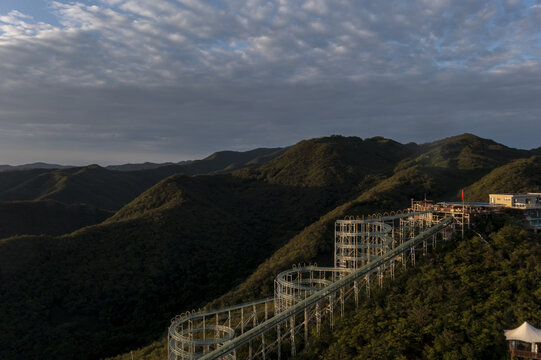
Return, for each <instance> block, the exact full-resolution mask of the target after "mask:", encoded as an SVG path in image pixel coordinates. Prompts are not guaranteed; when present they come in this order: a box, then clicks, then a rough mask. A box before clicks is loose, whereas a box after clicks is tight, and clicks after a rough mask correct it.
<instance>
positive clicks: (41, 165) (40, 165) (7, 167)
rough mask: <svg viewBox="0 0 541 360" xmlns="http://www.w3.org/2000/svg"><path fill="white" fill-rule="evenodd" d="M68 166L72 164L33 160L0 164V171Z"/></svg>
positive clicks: (62, 167) (65, 167)
mask: <svg viewBox="0 0 541 360" xmlns="http://www.w3.org/2000/svg"><path fill="white" fill-rule="evenodd" d="M70 167H73V166H70V165H58V164H47V163H43V162H35V163H31V164H24V165H0V171H12V170H30V169H67V168H70Z"/></svg>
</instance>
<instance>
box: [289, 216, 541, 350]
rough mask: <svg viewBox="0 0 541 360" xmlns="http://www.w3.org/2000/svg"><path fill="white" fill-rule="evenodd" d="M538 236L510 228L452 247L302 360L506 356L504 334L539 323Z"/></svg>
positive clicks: (364, 307) (380, 292)
mask: <svg viewBox="0 0 541 360" xmlns="http://www.w3.org/2000/svg"><path fill="white" fill-rule="evenodd" d="M539 240H540V238H539V236H537V237H535V236H534V235H533V234H531V233H528V232H527V231H525V230H523V229H521V228H519V227H518V226H515V225H508V226H505V227H504V228H502V229H500V230H499V231H497V232H495V233H493V234H491V235H490V239H489V241H488V243H486V242H484V241H483V240H481V239H480V238H479V237H477V236H473V237H471V238H469V239H466V240H464V241H459V240H458V239H457V240H455V242H453V243H450V244H448V245H447V247H446V248H445V249H443V250H439V251H437V252H436V253H433V254H431V255H430V257H429V259H425V261H422V263H421V264H420V265H419V264H418V265H417V266H416V267H415V268H409V270H408V271H406V272H402V273H401V274H400V275H399V276H397V277H396V279H395V280H394V281H392V282H390V283H388V284H386V286H385V287H384V288H383V289H377V290H376V291H374V292H373V295H372V296H371V298H369V299H364V301H362V302H361V305H360V307H359V309H358V310H357V311H355V310H354V309H350V310H349V311H348V312H346V314H345V315H344V317H343V318H342V319H340V320H339V321H338V322H337V324H336V326H335V328H334V330H333V331H328V330H326V331H324V332H323V333H322V336H321V337H320V338H319V339H314V342H313V344H314V345H313V346H311V347H310V348H309V349H308V351H307V352H305V353H304V354H303V355H301V356H300V357H299V358H300V359H314V358H318V359H322V360H327V359H329V360H330V359H344V360H347V359H420V358H422V359H506V358H508V350H507V344H506V342H505V337H504V336H503V330H504V329H511V328H514V327H516V326H518V325H520V324H522V322H524V321H529V322H531V323H533V324H541V313H540V312H539V309H541V302H540V299H541V263H540V262H539V257H541V243H540V242H539Z"/></svg>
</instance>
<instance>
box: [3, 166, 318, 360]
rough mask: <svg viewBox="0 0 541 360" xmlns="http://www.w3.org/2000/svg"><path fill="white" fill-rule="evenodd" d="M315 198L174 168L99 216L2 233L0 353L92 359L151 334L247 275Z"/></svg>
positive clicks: (309, 217) (311, 209) (296, 225)
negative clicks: (36, 232)
mask: <svg viewBox="0 0 541 360" xmlns="http://www.w3.org/2000/svg"><path fill="white" fill-rule="evenodd" d="M318 197H321V194H320V193H318V192H317V191H315V190H314V189H302V188H297V187H284V186H280V185H276V184H268V183H265V182H261V181H257V180H253V179H243V178H239V177H235V176H231V175H215V176H197V177H187V176H180V175H177V176H174V177H171V178H168V179H166V180H163V181H162V182H160V183H159V184H157V185H156V186H154V187H153V188H151V189H149V190H148V191H146V192H145V193H143V194H141V196H140V197H139V198H137V199H136V200H135V201H134V202H133V203H132V204H130V205H128V206H126V207H125V208H123V209H122V210H120V211H119V212H118V213H117V214H116V215H115V216H114V217H112V218H110V219H109V220H107V221H106V222H105V223H103V224H100V225H96V226H92V227H87V228H84V229H82V230H80V231H77V232H75V233H73V234H70V235H64V236H61V237H45V236H41V237H29V236H26V237H14V238H8V239H4V240H0V298H1V302H2V307H0V332H1V333H2V334H3V336H2V337H0V349H1V350H0V357H1V358H3V359H16V358H21V357H23V358H24V357H31V356H33V355H34V354H40V356H42V357H45V358H72V357H78V358H83V359H85V358H86V359H93V358H98V357H103V356H107V355H114V354H116V353H119V352H121V351H126V350H128V349H130V348H131V347H132V346H133V345H134V344H139V345H142V344H145V343H148V342H150V340H152V339H155V338H156V337H158V336H159V335H160V334H162V333H163V326H164V324H166V323H167V322H168V321H169V319H170V318H171V317H172V316H174V315H175V314H176V313H177V312H178V311H180V309H185V308H193V307H197V306H202V305H204V304H205V303H206V302H208V301H210V300H212V299H213V298H216V297H218V296H220V295H221V294H223V293H224V292H226V291H227V289H229V288H231V287H234V286H235V285H236V284H238V283H240V282H241V281H242V280H243V279H244V278H246V276H248V274H249V273H251V272H252V271H253V269H254V268H255V267H256V266H257V264H259V263H261V262H262V261H263V260H264V258H265V257H266V256H268V254H271V253H273V252H274V250H276V249H277V248H278V247H279V246H281V245H282V244H283V243H285V242H286V241H287V239H288V238H290V237H291V236H293V234H295V233H296V232H298V231H300V230H301V229H302V228H303V227H304V226H306V225H308V224H309V223H311V222H312V221H314V219H315V218H316V217H317V215H318V214H319V213H321V212H325V211H326V209H325V208H324V207H322V206H324V204H325V203H326V202H325V201H323V200H322V201H318V200H317V199H318ZM50 339H58V340H57V341H55V342H51V341H50Z"/></svg>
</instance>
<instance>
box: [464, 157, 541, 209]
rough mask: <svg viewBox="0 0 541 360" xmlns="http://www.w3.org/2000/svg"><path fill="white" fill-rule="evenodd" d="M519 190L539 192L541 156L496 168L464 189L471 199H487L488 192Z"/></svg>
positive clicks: (540, 186)
mask: <svg viewBox="0 0 541 360" xmlns="http://www.w3.org/2000/svg"><path fill="white" fill-rule="evenodd" d="M520 192H541V156H532V157H530V158H526V159H518V160H515V161H513V162H511V163H509V164H506V165H504V166H501V167H499V168H496V169H494V170H493V171H491V172H490V173H489V174H487V175H486V176H484V177H482V178H481V179H479V180H478V181H476V182H475V183H473V184H472V185H470V186H468V187H467V188H466V189H465V190H464V194H465V196H466V199H467V200H471V201H488V194H494V193H520Z"/></svg>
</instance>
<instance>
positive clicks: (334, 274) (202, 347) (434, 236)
mask: <svg viewBox="0 0 541 360" xmlns="http://www.w3.org/2000/svg"><path fill="white" fill-rule="evenodd" d="M452 231H454V219H453V217H447V218H441V217H438V216H435V215H434V214H432V212H430V211H415V212H414V211H403V212H396V213H395V212H392V213H384V214H376V215H373V216H369V217H366V218H353V217H348V218H346V219H343V220H337V221H336V223H335V246H334V267H333V268H328V267H327V268H322V267H317V266H316V265H308V266H300V265H299V266H295V265H294V266H293V268H292V269H290V270H286V271H283V272H281V273H280V274H278V275H277V277H276V279H275V282H274V298H271V299H264V300H260V301H256V302H252V303H248V304H243V305H238V306H235V307H230V308H225V309H219V310H216V311H211V312H192V313H186V314H183V315H180V316H177V317H176V318H175V319H173V320H172V323H171V326H170V327H169V332H168V349H169V351H168V353H169V360H180V359H190V360H192V359H201V360H210V359H249V360H251V359H269V358H273V359H274V358H275V359H281V357H282V356H281V355H282V351H284V346H287V348H288V350H287V351H288V352H290V353H291V355H292V356H295V354H296V353H297V349H299V347H305V346H306V345H307V344H308V343H309V341H310V337H309V335H310V329H311V328H312V329H314V330H315V332H316V333H318V334H319V332H320V329H321V328H322V326H328V327H330V328H332V326H333V324H334V318H335V316H336V315H337V314H338V315H340V316H341V315H343V314H344V306H345V303H346V302H347V301H349V300H350V299H354V301H355V306H357V305H358V303H359V298H360V293H361V289H362V288H363V287H364V288H365V289H366V293H367V295H368V296H369V294H370V286H371V283H372V282H373V280H374V278H377V280H378V283H379V284H380V285H381V284H382V283H383V279H384V276H385V275H386V274H390V275H391V277H393V276H394V271H395V264H396V263H402V264H403V265H404V266H405V265H406V263H407V262H408V260H409V262H410V263H412V264H415V258H416V253H417V252H423V254H424V253H426V252H427V250H428V244H429V243H430V242H431V243H432V247H434V246H435V245H436V243H437V242H438V241H440V240H447V239H449V234H450V233H451V232H452ZM335 313H336V314H335Z"/></svg>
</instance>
